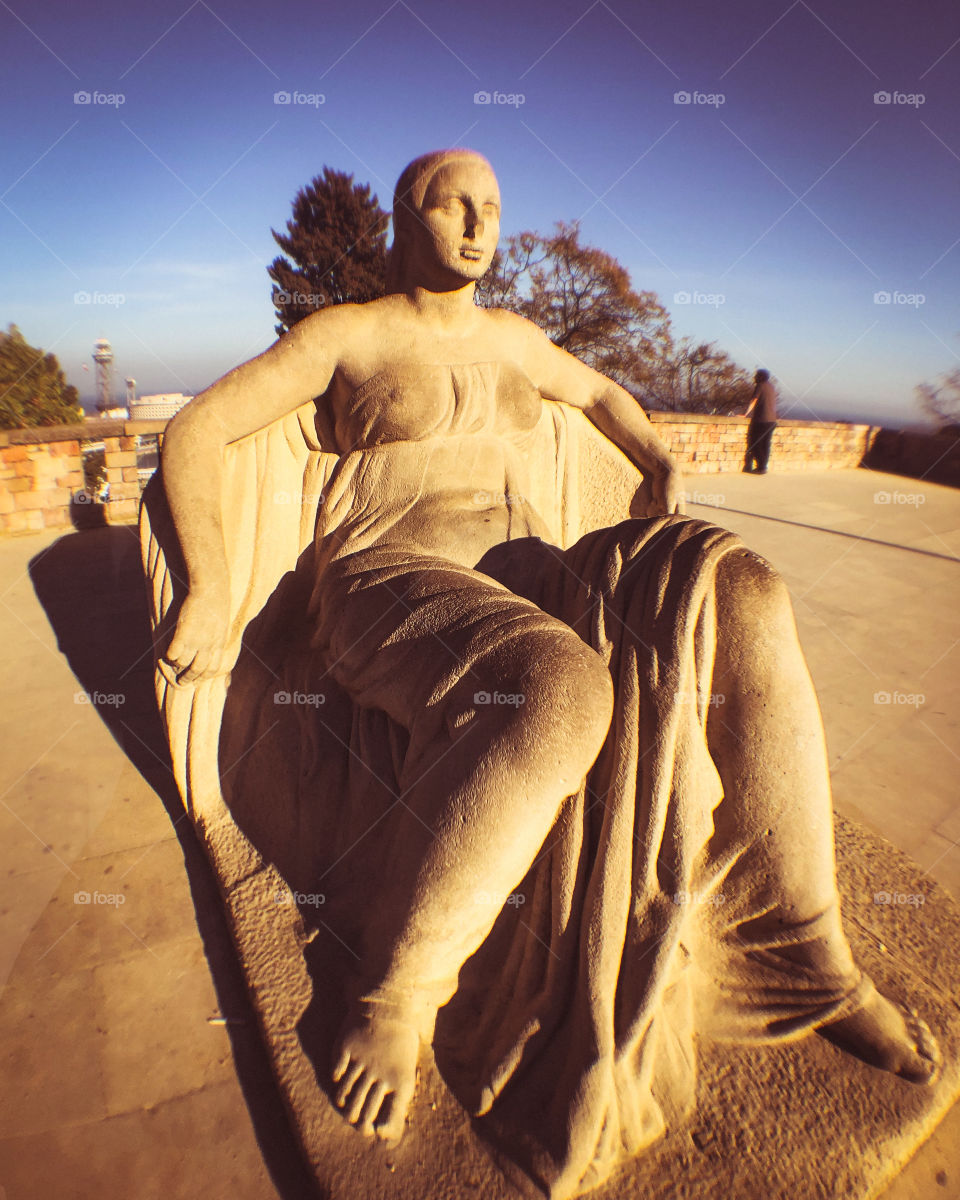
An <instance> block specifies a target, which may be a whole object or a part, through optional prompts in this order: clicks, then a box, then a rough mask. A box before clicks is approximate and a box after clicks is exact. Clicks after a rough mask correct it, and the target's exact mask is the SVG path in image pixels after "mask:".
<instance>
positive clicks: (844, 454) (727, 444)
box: [649, 412, 879, 475]
mask: <svg viewBox="0 0 960 1200" xmlns="http://www.w3.org/2000/svg"><path fill="white" fill-rule="evenodd" d="M649 416H650V420H651V421H652V422H653V424H654V426H655V427H656V430H657V433H658V434H659V435H660V436H661V437H662V438H663V440H664V441H665V442H666V443H667V445H668V446H669V447H670V450H671V453H672V454H673V455H674V457H675V458H676V460H677V462H678V463H679V464H680V467H681V469H682V470H683V471H684V472H686V473H687V474H692V475H716V474H720V473H721V472H729V471H740V470H742V469H743V462H744V456H745V453H746V448H747V428H748V426H749V424H750V422H749V421H748V420H747V418H746V417H721V416H701V415H700V414H699V413H689V414H680V413H658V412H653V413H650V414H649ZM878 432H879V430H878V428H877V427H876V426H873V425H847V424H843V423H841V422H836V421H780V422H778V424H777V428H776V430H775V432H774V435H773V451H772V453H771V455H770V464H771V468H772V470H774V471H810V470H824V469H827V468H833V467H838V468H839V467H859V466H860V464H861V463H862V462H863V460H864V458H865V457H866V455H867V453H868V452H869V450H870V447H871V446H872V445H873V442H874V440H875V438H876V436H877V433H878Z"/></svg>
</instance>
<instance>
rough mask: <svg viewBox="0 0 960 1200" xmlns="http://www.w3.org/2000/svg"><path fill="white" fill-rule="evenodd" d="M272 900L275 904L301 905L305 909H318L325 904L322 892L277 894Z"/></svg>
mask: <svg viewBox="0 0 960 1200" xmlns="http://www.w3.org/2000/svg"><path fill="white" fill-rule="evenodd" d="M273 900H274V903H275V904H286V905H288V906H289V905H291V904H301V905H303V906H304V907H306V908H320V907H321V905H323V904H326V902H327V898H326V896H325V895H324V894H323V892H277V893H276V895H275V896H274V897H273Z"/></svg>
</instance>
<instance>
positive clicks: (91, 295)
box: [73, 292, 127, 308]
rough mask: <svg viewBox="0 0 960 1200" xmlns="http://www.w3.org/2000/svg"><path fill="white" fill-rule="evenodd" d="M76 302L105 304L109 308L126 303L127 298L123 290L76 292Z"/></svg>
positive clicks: (74, 296)
mask: <svg viewBox="0 0 960 1200" xmlns="http://www.w3.org/2000/svg"><path fill="white" fill-rule="evenodd" d="M73 302H74V304H105V305H107V306H108V307H109V308H119V307H120V305H121V304H126V302H127V298H126V296H125V295H124V294H123V292H74V293H73Z"/></svg>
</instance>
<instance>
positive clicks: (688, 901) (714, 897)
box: [673, 892, 727, 908]
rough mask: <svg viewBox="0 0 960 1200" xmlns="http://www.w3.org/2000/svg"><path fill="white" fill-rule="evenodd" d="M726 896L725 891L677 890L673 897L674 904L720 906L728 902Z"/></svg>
mask: <svg viewBox="0 0 960 1200" xmlns="http://www.w3.org/2000/svg"><path fill="white" fill-rule="evenodd" d="M726 899H727V898H726V896H725V895H724V894H723V892H677V893H676V895H675V896H674V897H673V902H674V904H680V905H691V906H695V905H698V904H712V905H713V906H714V907H715V908H718V907H719V906H720V905H721V904H725V903H726Z"/></svg>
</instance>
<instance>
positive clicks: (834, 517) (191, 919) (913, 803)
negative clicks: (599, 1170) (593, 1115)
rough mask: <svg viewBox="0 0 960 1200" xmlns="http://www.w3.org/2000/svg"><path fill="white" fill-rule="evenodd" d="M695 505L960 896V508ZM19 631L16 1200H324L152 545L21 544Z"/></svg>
mask: <svg viewBox="0 0 960 1200" xmlns="http://www.w3.org/2000/svg"><path fill="white" fill-rule="evenodd" d="M688 487H689V491H690V504H689V508H688V511H689V512H690V513H691V514H692V515H695V516H700V517H704V518H705V519H709V520H713V521H716V522H717V523H718V524H722V525H725V526H727V527H729V528H731V529H734V530H736V531H737V532H738V533H740V534H741V535H742V536H743V537H744V539H745V540H746V542H747V543H748V544H749V545H750V546H751V547H752V548H753V549H755V550H757V551H758V552H760V553H761V554H764V555H765V556H766V557H767V558H769V559H770V560H771V562H773V564H774V565H775V566H776V567H777V568H778V569H779V570H780V571H781V573H782V574H783V575H784V577H785V579H786V581H787V583H788V585H789V587H790V591H791V593H792V595H793V598H794V603H795V606H796V611H797V620H798V625H799V628H800V635H801V640H802V642H803V644H804V647H805V650H806V652H807V656H808V660H809V663H810V668H811V673H812V675H813V678H814V681H815V683H816V685H817V688H818V691H819V694H820V698H821V704H822V707H823V710H824V719H825V725H826V729H827V740H828V748H829V754H830V763H831V769H832V773H833V780H834V788H835V799H836V804H837V808H838V809H839V810H840V811H842V812H844V813H845V814H847V815H849V816H852V817H854V818H855V819H857V820H858V821H860V822H861V823H863V824H864V825H866V826H868V827H869V828H870V829H872V830H874V831H876V832H878V833H880V834H881V835H883V836H885V837H887V838H888V839H889V840H890V841H892V842H893V843H894V844H895V845H897V846H899V847H900V848H901V849H903V850H905V851H906V852H907V853H908V854H910V855H911V857H912V858H913V859H914V860H915V861H916V862H917V863H918V864H919V865H920V866H921V867H922V868H923V869H924V870H925V871H927V872H928V873H929V874H930V876H931V877H932V878H934V879H935V880H936V881H937V882H939V883H941V884H943V885H944V886H945V887H946V888H947V889H948V890H950V891H951V892H952V893H953V895H954V896H960V849H958V842H960V795H958V789H957V786H956V779H957V777H958V773H957V759H958V750H960V737H958V721H960V672H958V671H957V658H958V655H960V649H958V641H960V631H958V628H957V625H958V622H957V618H956V595H957V583H958V558H960V492H957V491H954V490H951V489H948V488H944V487H939V486H936V485H930V484H923V483H917V482H916V481H913V480H909V479H902V478H898V477H895V476H890V475H878V474H874V473H870V472H866V471H852V470H851V471H830V472H822V473H805V474H792V475H783V476H778V475H776V474H775V473H773V474H770V475H767V476H765V477H762V478H761V477H753V476H741V475H720V476H710V477H702V476H701V477H690V478H689V480H688ZM0 630H2V634H3V642H4V646H5V647H6V648H7V652H6V654H5V656H4V662H3V666H2V675H0V689H2V694H3V697H4V701H5V703H4V706H3V710H2V715H0V722H2V732H3V745H4V752H3V758H2V763H0V835H2V845H3V859H2V869H0V889H2V890H0V987H2V988H3V991H2V994H0V1030H2V1034H0V1038H2V1042H0V1062H2V1064H3V1066H2V1069H0V1077H2V1078H3V1081H4V1084H5V1086H4V1087H3V1088H2V1089H0V1200H33V1198H34V1197H45V1196H48V1195H49V1196H57V1197H58V1198H59V1200H71V1198H76V1200H87V1198H88V1197H90V1198H92V1197H94V1196H96V1197H98V1198H102V1197H106V1198H107V1200H110V1198H112V1197H120V1196H123V1197H130V1196H135V1197H137V1198H138V1200H141V1198H142V1200H152V1198H153V1197H157V1198H159V1197H161V1196H163V1197H184V1198H193V1197H197V1196H206V1197H209V1200H220V1198H224V1200H226V1198H228V1197H229V1198H230V1200H255V1198H256V1200H269V1198H272V1197H277V1198H280V1200H301V1198H305V1197H307V1196H311V1195H314V1194H315V1193H313V1192H312V1191H311V1190H310V1184H309V1182H308V1177H307V1175H306V1172H305V1171H304V1170H303V1168H302V1167H301V1166H300V1159H299V1152H298V1150H297V1147H296V1146H295V1144H294V1142H293V1138H292V1136H291V1134H290V1133H289V1131H288V1129H287V1126H286V1122H285V1119H284V1117H283V1114H282V1112H280V1111H279V1105H278V1101H277V1094H276V1091H275V1088H274V1085H273V1082H272V1079H271V1076H270V1071H269V1067H268V1065H267V1061H266V1056H265V1054H264V1052H263V1050H262V1048H261V1046H260V1041H259V1037H258V1035H257V1032H256V1027H255V1024H254V1018H253V1014H252V1010H251V1008H250V1005H249V1003H248V1001H247V999H246V995H245V992H244V988H243V984H242V980H241V977H240V972H239V968H238V967H237V965H236V963H235V961H234V958H233V955H232V951H231V947H230V943H229V936H228V934H227V930H226V925H225V922H224V919H223V916H222V913H221V908H220V901H219V897H218V894H217V892H216V889H215V886H214V883H213V881H212V878H211V876H210V873H209V871H208V869H207V867H206V863H205V861H204V860H203V857H202V854H201V852H200V850H199V848H198V846H197V844H196V842H195V839H194V837H193V833H192V830H191V829H190V828H189V825H188V822H187V821H186V818H185V817H183V816H182V811H181V809H180V808H179V801H178V798H177V796H176V792H175V790H174V789H173V786H172V779H171V776H170V773H169V770H168V768H167V765H166V762H165V755H164V746H163V739H162V733H161V730H160V726H159V721H158V720H157V718H156V714H155V711H154V707H153V694H152V683H151V673H150V663H149V655H148V654H147V655H144V650H145V648H146V647H147V645H148V642H147V636H148V635H147V630H146V617H145V607H144V604H143V600H142V586H141V583H140V580H139V550H138V546H137V541H136V533H135V530H133V529H131V528H110V529H100V530H91V531H87V532H84V533H76V534H67V535H65V536H60V537H57V536H56V535H54V534H52V533H48V534H37V535H31V536H25V537H22V538H16V539H12V540H7V541H4V542H0ZM91 701H92V702H91ZM877 882H878V891H879V893H880V898H881V899H882V898H883V894H884V893H886V894H889V896H890V897H891V898H895V897H896V896H897V894H898V887H897V885H898V882H899V881H898V880H897V879H890V880H878V881H877ZM902 917H903V919H904V920H917V919H922V911H921V910H917V909H915V908H906V907H905V908H903V910H902ZM958 1135H960V1119H958V1110H957V1109H954V1110H953V1112H952V1113H951V1114H950V1115H949V1116H948V1117H947V1119H946V1120H945V1121H944V1122H943V1124H942V1125H941V1127H940V1129H939V1130H938V1131H937V1132H936V1133H935V1135H934V1136H933V1138H931V1140H930V1142H928V1143H927V1145H926V1146H925V1147H924V1148H923V1149H922V1150H921V1151H920V1153H919V1154H918V1155H917V1156H916V1158H915V1159H914V1160H913V1162H912V1163H911V1164H910V1165H909V1167H908V1168H907V1170H906V1171H905V1172H904V1173H903V1174H902V1175H901V1176H900V1178H899V1179H898V1180H897V1181H896V1183H895V1184H894V1185H893V1186H892V1188H891V1189H889V1190H888V1192H887V1193H886V1194H885V1198H884V1200H920V1197H924V1198H926V1197H931V1196H944V1197H952V1196H960V1151H958V1149H957V1146H958V1145H960V1136H958ZM711 1200H712V1198H711Z"/></svg>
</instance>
